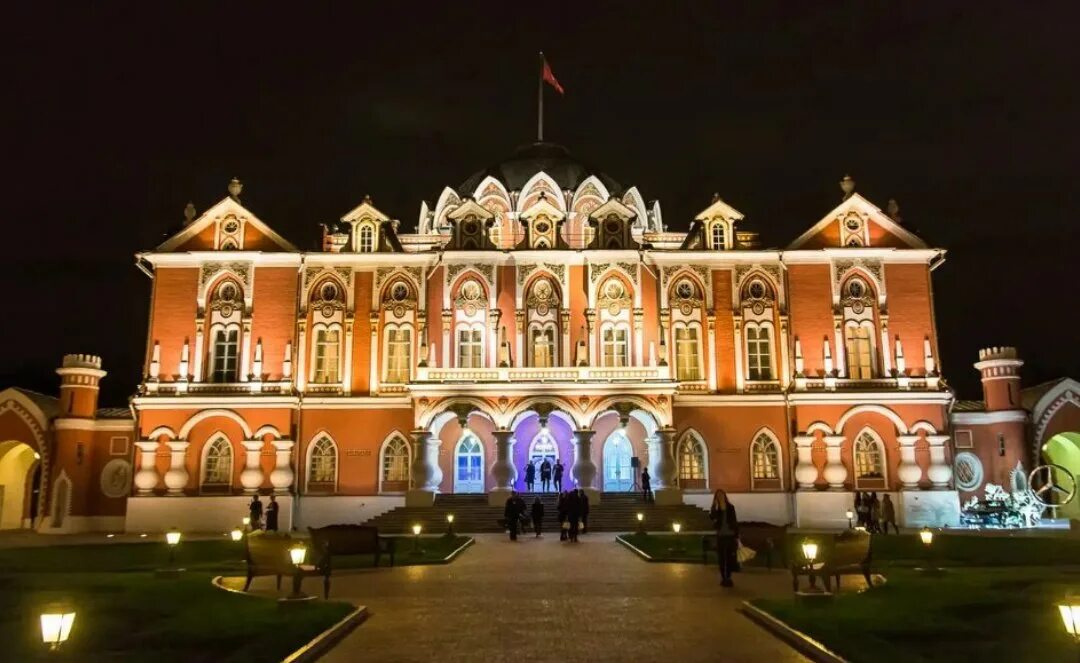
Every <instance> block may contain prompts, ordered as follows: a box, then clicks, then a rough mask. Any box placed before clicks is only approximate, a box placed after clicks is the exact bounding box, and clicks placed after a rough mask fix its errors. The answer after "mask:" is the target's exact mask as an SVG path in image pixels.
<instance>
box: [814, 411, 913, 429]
mask: <svg viewBox="0 0 1080 663" xmlns="http://www.w3.org/2000/svg"><path fill="white" fill-rule="evenodd" d="M863 412H874V413H876V414H880V415H881V416H883V417H885V418H886V419H888V420H889V421H891V422H893V425H894V426H896V432H897V433H899V434H900V435H907V434H908V432H909V431H908V427H907V424H905V423H904V420H903V419H901V418H900V415H898V414H896V413H895V412H893V411H892V410H890V409H889V408H887V407H885V406H884V405H871V404H864V405H856V406H854V407H852V408H850V409H849V410H847V411H846V412H844V414H842V415H840V419H839V420H838V421H837V422H836V428H835V430H837V431H841V432H842V431H843V430H844V426H845V425H846V424H847V422H848V420H849V419H851V418H852V417H854V416H855V415H857V414H860V413H863ZM831 434H832V433H831V431H826V435H831Z"/></svg>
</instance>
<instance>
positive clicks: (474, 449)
mask: <svg viewBox="0 0 1080 663" xmlns="http://www.w3.org/2000/svg"><path fill="white" fill-rule="evenodd" d="M454 492H455V493H482V492H484V446H483V445H482V444H480V440H479V438H477V437H476V436H475V435H473V434H472V433H466V434H465V436H464V437H462V438H461V441H460V442H458V444H457V448H456V449H455V450H454Z"/></svg>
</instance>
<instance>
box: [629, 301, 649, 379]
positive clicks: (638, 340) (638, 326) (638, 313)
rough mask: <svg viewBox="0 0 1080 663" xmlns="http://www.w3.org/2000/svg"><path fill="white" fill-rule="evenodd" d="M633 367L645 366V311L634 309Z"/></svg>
mask: <svg viewBox="0 0 1080 663" xmlns="http://www.w3.org/2000/svg"><path fill="white" fill-rule="evenodd" d="M632 365H633V366H645V365H646V363H645V311H644V310H643V309H639V308H636V309H634V361H633V363H632Z"/></svg>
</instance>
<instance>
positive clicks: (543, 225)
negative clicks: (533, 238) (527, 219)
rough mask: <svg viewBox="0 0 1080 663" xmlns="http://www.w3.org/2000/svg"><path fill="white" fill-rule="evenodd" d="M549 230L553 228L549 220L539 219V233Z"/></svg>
mask: <svg viewBox="0 0 1080 663" xmlns="http://www.w3.org/2000/svg"><path fill="white" fill-rule="evenodd" d="M549 230H551V226H549V225H548V224H547V221H537V223H536V232H538V233H546V232H547V231H549Z"/></svg>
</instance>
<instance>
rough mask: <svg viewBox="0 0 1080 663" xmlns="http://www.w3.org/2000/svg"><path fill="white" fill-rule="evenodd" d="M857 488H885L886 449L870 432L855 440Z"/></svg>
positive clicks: (854, 453)
mask: <svg viewBox="0 0 1080 663" xmlns="http://www.w3.org/2000/svg"><path fill="white" fill-rule="evenodd" d="M853 455H854V457H855V487H856V488H860V487H866V488H885V447H884V446H883V445H882V444H881V440H879V439H878V438H877V436H876V435H874V434H873V433H871V432H870V431H868V430H864V431H863V432H861V433H859V436H858V437H856V438H855V447H854V452H853Z"/></svg>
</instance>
